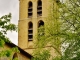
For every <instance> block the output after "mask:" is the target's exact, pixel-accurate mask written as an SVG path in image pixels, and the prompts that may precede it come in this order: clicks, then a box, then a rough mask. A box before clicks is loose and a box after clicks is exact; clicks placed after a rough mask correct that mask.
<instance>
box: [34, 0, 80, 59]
mask: <svg viewBox="0 0 80 60" xmlns="http://www.w3.org/2000/svg"><path fill="white" fill-rule="evenodd" d="M57 6H58V10H53V9H54V7H50V9H51V10H52V11H50V12H51V13H50V15H49V17H48V18H47V19H48V20H49V23H50V24H48V25H49V26H46V27H45V28H47V35H46V36H42V38H41V40H39V41H38V42H37V45H36V46H37V47H40V48H39V49H38V50H37V51H38V52H37V54H34V57H38V56H41V55H40V52H41V51H42V49H41V47H43V46H45V45H46V44H48V43H50V44H51V45H52V47H53V48H54V49H55V50H56V51H57V52H58V53H59V55H60V56H56V57H55V58H54V57H53V59H52V60H80V57H79V56H80V14H79V13H80V1H79V0H69V1H67V2H66V3H63V2H62V3H61V2H58V3H57ZM57 12H58V13H59V14H57V15H56V16H55V15H54V14H55V13H57ZM52 13H53V14H52ZM55 22H56V24H55ZM44 39H45V40H44ZM59 39H60V41H59ZM44 42H45V43H44ZM64 45H65V46H64ZM57 47H61V49H62V51H61V54H60V51H59V49H57ZM43 51H44V50H43ZM38 53H39V54H38ZM42 53H43V52H42ZM48 54H49V52H48ZM36 55H37V56H36ZM45 55H47V54H42V56H45ZM50 56H51V55H49V58H50ZM45 58H47V57H45ZM38 59H39V57H38V58H37V59H36V60H38ZM45 60H47V59H45Z"/></svg>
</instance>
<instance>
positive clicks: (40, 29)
mask: <svg viewBox="0 0 80 60" xmlns="http://www.w3.org/2000/svg"><path fill="white" fill-rule="evenodd" d="M38 35H39V36H42V35H44V22H43V21H42V20H40V21H39V22H38Z"/></svg>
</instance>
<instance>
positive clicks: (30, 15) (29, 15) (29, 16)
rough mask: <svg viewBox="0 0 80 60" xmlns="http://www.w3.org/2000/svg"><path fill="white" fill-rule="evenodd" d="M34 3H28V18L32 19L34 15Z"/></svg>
mask: <svg viewBox="0 0 80 60" xmlns="http://www.w3.org/2000/svg"><path fill="white" fill-rule="evenodd" d="M32 6H33V5H32V2H31V1H30V2H29V3H28V18H31V17H32V15H33V13H32V11H33V9H32Z"/></svg>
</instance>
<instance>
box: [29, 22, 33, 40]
mask: <svg viewBox="0 0 80 60" xmlns="http://www.w3.org/2000/svg"><path fill="white" fill-rule="evenodd" d="M32 40H33V23H32V22H29V23H28V41H32Z"/></svg>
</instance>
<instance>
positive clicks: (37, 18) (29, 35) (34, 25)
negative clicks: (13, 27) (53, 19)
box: [18, 0, 50, 53]
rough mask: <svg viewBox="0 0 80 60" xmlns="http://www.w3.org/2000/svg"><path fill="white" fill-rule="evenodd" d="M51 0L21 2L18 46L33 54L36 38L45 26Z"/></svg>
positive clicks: (20, 0) (24, 0) (21, 0)
mask: <svg viewBox="0 0 80 60" xmlns="http://www.w3.org/2000/svg"><path fill="white" fill-rule="evenodd" d="M49 1H50V0H19V22H18V27H19V32H18V46H19V47H21V48H22V49H23V50H25V51H27V52H29V53H32V50H33V49H34V48H33V42H34V41H35V38H34V36H35V35H36V33H38V28H39V27H40V26H42V25H45V20H46V17H47V16H48V7H49V4H50V3H49Z"/></svg>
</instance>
